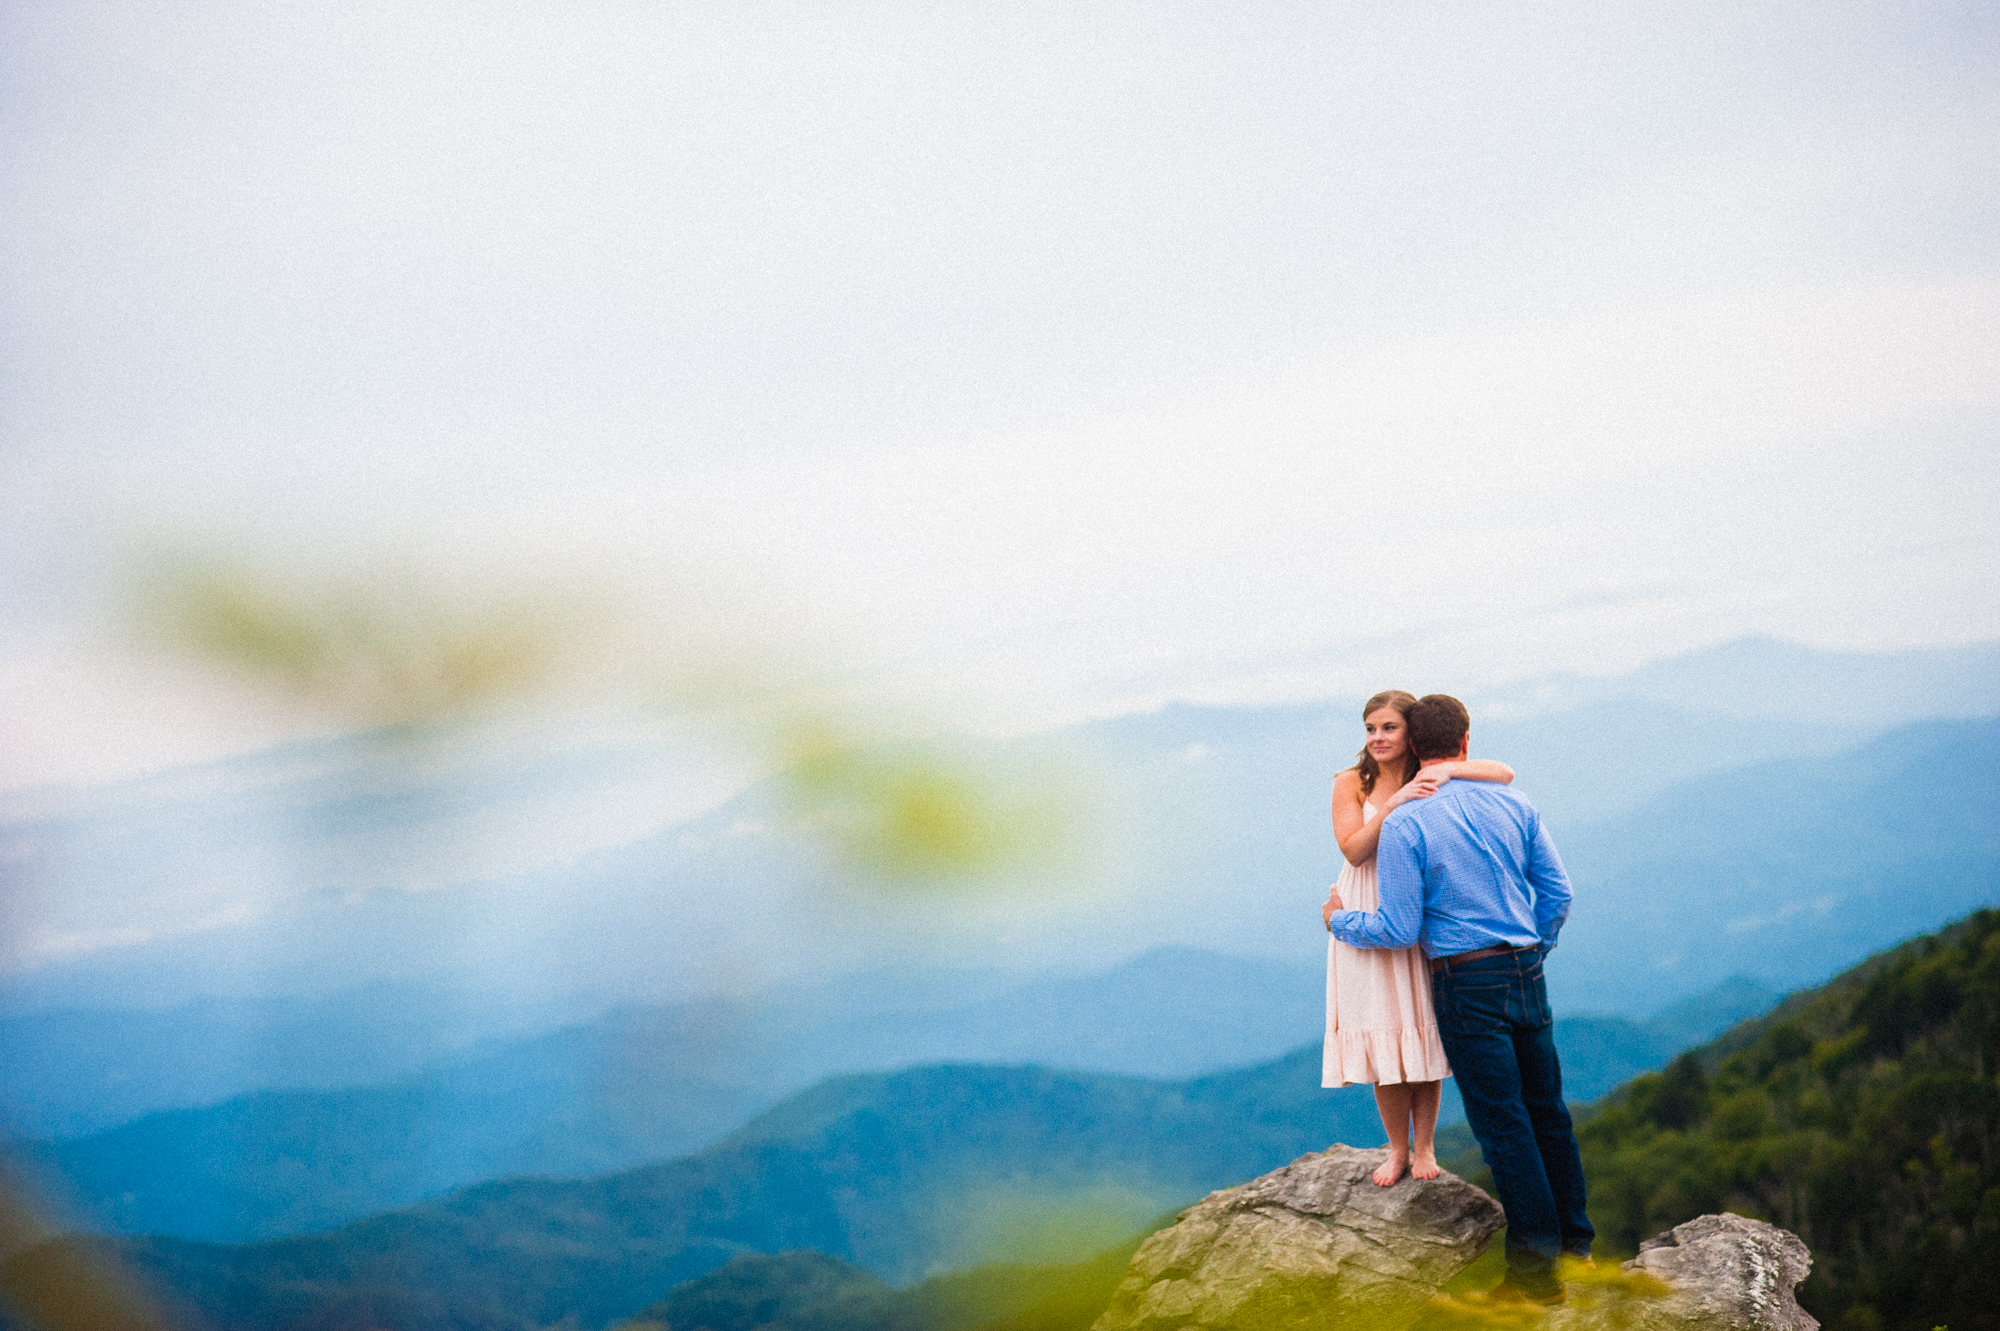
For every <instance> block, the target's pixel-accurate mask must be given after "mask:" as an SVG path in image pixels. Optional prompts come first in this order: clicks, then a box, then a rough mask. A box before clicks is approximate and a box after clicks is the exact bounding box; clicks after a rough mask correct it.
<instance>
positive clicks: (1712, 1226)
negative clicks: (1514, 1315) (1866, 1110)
mask: <svg viewBox="0 0 2000 1331" xmlns="http://www.w3.org/2000/svg"><path fill="white" fill-rule="evenodd" d="M1811 1269H1812V1253H1811V1252H1809V1251H1807V1249H1806V1245H1805V1244H1804V1243H1803V1242H1801V1241H1800V1239H1799V1236H1798V1235H1796V1234H1794V1233H1792V1232H1791V1231H1790V1230H1786V1229H1779V1228H1778V1227H1777V1226H1776V1225H1767V1224H1765V1223H1764V1222H1763V1221H1762V1220H1747V1219H1745V1218H1744V1217H1742V1216H1740V1215H1704V1216H1697V1217H1695V1218H1694V1219H1693V1220H1690V1221H1688V1222H1687V1223H1686V1224H1682V1225H1675V1226H1674V1227H1673V1228H1672V1229H1670V1230H1668V1231H1667V1232H1666V1233H1664V1234H1661V1235H1659V1236H1658V1237H1656V1238H1650V1239H1647V1240H1646V1241H1645V1242H1644V1243H1642V1244H1640V1245H1639V1255H1638V1256H1637V1257H1634V1258H1633V1259H1632V1260H1631V1261H1629V1262H1627V1263H1625V1266H1624V1274H1625V1275H1626V1276H1627V1277H1637V1278H1638V1280H1628V1281H1625V1282H1620V1281H1617V1280H1610V1281H1605V1282H1603V1283H1597V1282H1579V1283H1578V1284H1576V1285H1573V1286H1572V1287H1571V1293H1572V1295H1573V1297H1572V1298H1571V1300H1570V1302H1569V1304H1568V1305H1567V1306H1565V1307H1563V1308H1560V1309H1557V1310H1555V1311H1553V1312H1551V1313H1550V1314H1549V1316H1548V1317H1547V1318H1545V1319H1544V1320H1543V1322H1542V1324H1541V1327H1540V1328H1539V1329H1538V1331H1584V1328H1586V1327H1590V1328H1595V1327H1602V1326H1605V1325H1607V1324H1615V1325H1617V1326H1618V1327H1620V1328H1624V1329H1625V1331H1816V1329H1817V1328H1818V1326H1819V1322H1818V1321H1817V1320H1815V1319H1814V1318H1813V1316H1812V1315H1811V1314H1810V1313H1808V1312H1807V1311H1806V1310H1805V1309H1803V1308H1801V1307H1799V1301H1798V1298H1797V1295H1796V1294H1795V1293H1794V1291H1795V1290H1796V1289H1797V1287H1798V1284H1799V1282H1800V1281H1801V1280H1804V1279H1805V1278H1806V1273H1807V1272H1808V1271H1810V1270H1811ZM1648 1276H1650V1277H1652V1278H1653V1279H1655V1280H1658V1281H1660V1282H1662V1283H1664V1285H1665V1286H1666V1289H1665V1292H1664V1293H1663V1294H1654V1295H1653V1296H1651V1297H1648V1296H1647V1294H1646V1291H1644V1290H1643V1289H1640V1290H1637V1291H1636V1292H1637V1294H1638V1296H1637V1297H1633V1294H1634V1292H1635V1288H1634V1287H1635V1286H1636V1285H1637V1284H1638V1283H1639V1282H1640V1281H1644V1278H1645V1277H1648ZM1645 1283H1646V1284H1650V1283H1651V1282H1650V1281H1645ZM1654 1288H1655V1289H1657V1287H1654Z"/></svg>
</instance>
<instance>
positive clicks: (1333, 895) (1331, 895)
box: [1319, 885, 1346, 929]
mask: <svg viewBox="0 0 2000 1331" xmlns="http://www.w3.org/2000/svg"><path fill="white" fill-rule="evenodd" d="M1345 909H1346V907H1344V906H1342V905H1341V904H1340V889H1339V887H1338V885H1336V886H1334V887H1329V888H1328V889H1327V890H1326V904H1325V905H1324V906H1321V907H1320V908H1319V919H1320V923H1321V924H1324V925H1325V926H1326V927H1327V928H1329V929H1331V928H1333V913H1334V912H1335V911H1337V910H1345Z"/></svg>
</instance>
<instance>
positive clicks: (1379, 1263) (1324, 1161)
mask: <svg viewBox="0 0 2000 1331" xmlns="http://www.w3.org/2000/svg"><path fill="white" fill-rule="evenodd" d="M1383 1154H1384V1153H1383V1152H1382V1151H1380V1150H1375V1151H1358V1150H1355V1149H1354V1148H1353V1147H1349V1146H1335V1147H1333V1148H1332V1149H1330V1150H1327V1151H1324V1152H1321V1153H1320V1154H1317V1155H1307V1156H1302V1157H1300V1158H1299V1159H1297V1160H1294V1161H1293V1162H1292V1163H1291V1164H1289V1165H1286V1166H1285V1167H1284V1168H1282V1169H1279V1170H1275V1171H1273V1172H1272V1173H1269V1174H1266V1175H1264V1176H1263V1177H1262V1178H1259V1179H1254V1180H1252V1181H1251V1182H1249V1183H1245V1184H1243V1185H1242V1186H1241V1187H1236V1188H1230V1189H1227V1190H1226V1191H1223V1192H1216V1193H1210V1194H1209V1195H1208V1197H1206V1198H1205V1199H1203V1200H1202V1201H1201V1202H1199V1203H1198V1204H1196V1205H1194V1206H1192V1207H1190V1208H1188V1209H1187V1210H1186V1211H1183V1212H1182V1213H1181V1217H1180V1223H1179V1224H1177V1225H1175V1226H1174V1227H1173V1228H1171V1229H1164V1230H1161V1231H1160V1232H1159V1233H1157V1234H1155V1235H1153V1236H1152V1237H1151V1238H1149V1239H1147V1240H1146V1242H1145V1243H1144V1244H1142V1245H1140V1248H1139V1251H1138V1252H1137V1253H1135V1254H1133V1257H1132V1265H1131V1268H1130V1270H1129V1271H1128V1272H1127V1274H1126V1277H1125V1280H1124V1282H1123V1283H1122V1284H1120V1285H1119V1286H1118V1290H1117V1293H1115V1294H1114V1295H1113V1296H1112V1299H1111V1305H1110V1307H1108V1308H1107V1309H1106V1310H1105V1312H1104V1315H1103V1316H1101V1317H1099V1318H1098V1319H1097V1322H1096V1323H1095V1325H1094V1326H1093V1327H1092V1331H1211V1329H1212V1331H1284V1329H1285V1328H1292V1327H1298V1328H1305V1327H1313V1328H1327V1327H1352V1328H1366V1331H1400V1329H1401V1328H1405V1327H1409V1326H1411V1325H1413V1324H1415V1323H1418V1322H1419V1321H1421V1322H1423V1324H1424V1325H1425V1326H1426V1327H1452V1326H1473V1327H1500V1326H1507V1327H1513V1326H1517V1325H1518V1326H1526V1325H1529V1324H1532V1325H1533V1327H1534V1331H1599V1329H1601V1328H1618V1331H1816V1328H1817V1327H1818V1326H1819V1323H1818V1322H1816V1321H1814V1320H1813V1318H1812V1317H1811V1316H1810V1315H1809V1314H1807V1313H1806V1311H1805V1310H1804V1309H1802V1308H1800V1307H1799V1304H1798V1300H1797V1297H1796V1295H1795V1293H1794V1291H1795V1289H1796V1287H1797V1285H1798V1283H1799V1282H1800V1281H1802V1280H1804V1279H1805V1277H1806V1273H1807V1271H1809V1270H1810V1269H1811V1267H1812V1254H1811V1253H1809V1252H1808V1251H1807V1250H1806V1245H1805V1244H1803V1243H1801V1242H1800V1241H1799V1239H1798V1237H1797V1236H1796V1235H1794V1234H1791V1233H1789V1232H1788V1231H1786V1230H1782V1229H1779V1228H1778V1227H1777V1226H1775V1225H1768V1224H1765V1223H1764V1222H1763V1221H1761V1220H1746V1219H1744V1218H1743V1217H1742V1216H1736V1215H1705V1216H1701V1217H1699V1218H1698V1219H1694V1220H1690V1221H1688V1222H1687V1223H1686V1224H1684V1225H1676V1226H1675V1227H1674V1228H1673V1229H1670V1230H1668V1231H1667V1232H1666V1233H1664V1234H1662V1235H1660V1236H1659V1237H1658V1238H1654V1239H1649V1240H1647V1241H1646V1243H1644V1244H1643V1245H1641V1247H1640V1251H1639V1255H1638V1256H1637V1257H1635V1258H1633V1259H1632V1260H1631V1261H1629V1262H1626V1263H1625V1264H1624V1266H1623V1268H1622V1269H1609V1270H1607V1269H1602V1268H1598V1269H1591V1270H1582V1271H1579V1272H1577V1273H1576V1275H1575V1278H1574V1279H1573V1280H1572V1282H1571V1285H1570V1293H1571V1297H1570V1300H1569V1302H1568V1303H1567V1304H1564V1305H1562V1306H1559V1307H1554V1308H1549V1309H1540V1308H1532V1307H1526V1306H1523V1305H1520V1304H1499V1303H1495V1302H1493V1301H1492V1300H1491V1299H1488V1298H1485V1297H1482V1296H1480V1295H1467V1296H1465V1297H1464V1298H1463V1299H1446V1298H1442V1297H1441V1296H1440V1295H1439V1289H1440V1287H1441V1286H1442V1285H1443V1284H1444V1283H1445V1282H1446V1281H1447V1280H1449V1279H1451V1277H1452V1276H1454V1275H1456V1274H1458V1272H1460V1271H1462V1270H1464V1269H1465V1267H1466V1266H1468V1265H1470V1264H1471V1262H1472V1261H1473V1259H1474V1258H1476V1257H1478V1256H1479V1254H1480V1252H1481V1251H1482V1250H1483V1249H1484V1248H1485V1247H1486V1245H1487V1243H1488V1241H1489V1240H1491V1239H1492V1237H1493V1235H1494V1234H1495V1233H1496V1232H1497V1231H1498V1230H1499V1229H1500V1227H1501V1225H1502V1223H1503V1217H1502V1215H1501V1212H1500V1207H1499V1204H1498V1203H1496V1202H1495V1201H1494V1200H1493V1199H1492V1198H1491V1197H1488V1196H1487V1195H1486V1194H1485V1193H1484V1192H1481V1191H1480V1190H1479V1189H1478V1188H1475V1187H1473V1186H1472V1185H1471V1184H1470V1183H1467V1182H1465V1181H1464V1180H1463V1179H1460V1178H1458V1177H1456V1176H1454V1175H1451V1174H1446V1175H1444V1176H1443V1177H1442V1178H1438V1179H1435V1180H1432V1181H1430V1182H1422V1183H1420V1182H1418V1181H1417V1180H1415V1179H1412V1178H1407V1177H1406V1178H1404V1179H1403V1180H1402V1181H1401V1182H1399V1183H1397V1184H1396V1186H1394V1187H1393V1188H1378V1187H1376V1186H1375V1185H1374V1184H1373V1183H1372V1182H1370V1181H1369V1177H1368V1176H1369V1174H1370V1173H1371V1172H1373V1170H1374V1168H1375V1166H1376V1165H1377V1164H1379V1163H1380V1162H1381V1160H1382V1157H1383Z"/></svg>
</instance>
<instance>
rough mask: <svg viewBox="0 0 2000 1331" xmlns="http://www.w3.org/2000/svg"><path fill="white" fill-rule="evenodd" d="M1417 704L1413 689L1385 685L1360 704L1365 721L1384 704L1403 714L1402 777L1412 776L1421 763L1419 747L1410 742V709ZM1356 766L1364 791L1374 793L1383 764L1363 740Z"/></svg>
mask: <svg viewBox="0 0 2000 1331" xmlns="http://www.w3.org/2000/svg"><path fill="white" fill-rule="evenodd" d="M1416 705H1417V695H1416V694H1414V693H1405V692H1403V690H1401V689H1384V690H1382V692H1380V693H1378V694H1376V695H1375V696H1374V697H1372V698H1370V699H1369V700H1368V701H1367V702H1365V703H1363V704H1361V719H1362V720H1363V721H1366V720H1367V719H1368V718H1369V717H1371V716H1373V715H1374V714H1375V713H1377V712H1379V711H1381V710H1382V709H1383V708H1384V707H1388V708H1392V709H1394V711H1395V713H1396V715H1397V716H1400V717H1402V718H1403V773H1402V777H1403V781H1408V780H1409V779H1410V776H1411V769H1412V768H1414V767H1418V766H1421V764H1420V763H1418V761H1417V751H1416V750H1415V749H1413V748H1411V747H1410V746H1409V743H1410V709H1411V708H1412V707H1415V706H1416ZM1354 770H1355V771H1357V772H1359V773H1360V774H1361V793H1362V794H1363V795H1372V794H1374V793H1375V782H1376V781H1377V780H1378V779H1379V778H1380V777H1381V775H1382V765H1381V764H1380V763H1378V762H1376V761H1375V755H1374V754H1372V753H1370V752H1368V746H1367V745H1366V744H1363V745H1362V746H1361V752H1360V753H1358V754H1356V755H1355V763H1354ZM1403 781H1398V782H1397V783H1396V784H1397V786H1398V787H1400V786H1401V785H1402V784H1403Z"/></svg>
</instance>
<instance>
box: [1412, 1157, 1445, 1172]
mask: <svg viewBox="0 0 2000 1331" xmlns="http://www.w3.org/2000/svg"><path fill="white" fill-rule="evenodd" d="M1442 1173H1444V1171H1443V1170H1442V1169H1439V1168H1438V1158H1437V1157H1436V1156H1435V1155H1432V1154H1431V1153H1430V1152H1429V1151H1418V1152H1417V1153H1416V1154H1415V1155H1414V1156H1412V1157H1411V1158H1410V1177H1412V1178H1436V1177H1437V1176H1438V1175H1439V1174H1442Z"/></svg>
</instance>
